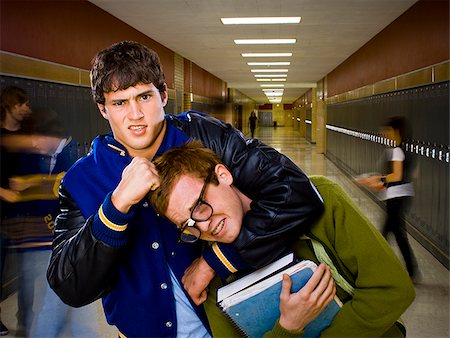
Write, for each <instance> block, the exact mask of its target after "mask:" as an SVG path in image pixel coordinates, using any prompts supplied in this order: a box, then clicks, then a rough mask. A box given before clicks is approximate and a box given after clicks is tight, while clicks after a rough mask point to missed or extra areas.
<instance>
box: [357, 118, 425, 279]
mask: <svg viewBox="0 0 450 338" xmlns="http://www.w3.org/2000/svg"><path fill="white" fill-rule="evenodd" d="M382 132H383V134H384V137H385V138H386V139H388V140H389V141H390V143H391V144H392V146H390V147H388V148H387V149H386V150H385V163H386V164H387V171H386V173H385V174H382V175H372V176H370V177H367V178H364V179H360V180H359V181H358V182H359V183H360V184H361V185H364V186H366V187H368V188H370V189H372V190H375V191H378V196H379V199H380V200H384V201H386V212H387V217H386V221H385V223H384V226H383V229H382V231H381V233H382V234H383V236H384V237H385V238H386V239H388V235H389V234H390V233H393V234H394V236H395V239H396V241H397V244H398V246H399V249H400V251H401V253H402V256H403V259H404V261H405V265H406V269H407V270H408V273H409V276H410V277H411V278H412V279H413V280H417V278H418V267H417V261H416V258H415V255H414V252H413V251H412V249H411V246H410V244H409V240H408V236H407V231H406V226H405V214H406V213H407V211H408V210H409V208H410V207H411V204H412V199H413V197H414V185H413V179H414V171H415V165H414V160H413V158H412V155H411V153H409V152H405V151H404V143H405V141H406V140H408V139H410V134H411V128H410V126H409V123H408V121H407V119H406V118H405V117H403V116H394V117H391V118H389V119H388V120H387V121H386V122H385V123H384V125H383V126H382Z"/></svg>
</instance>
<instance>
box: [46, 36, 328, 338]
mask: <svg viewBox="0 0 450 338" xmlns="http://www.w3.org/2000/svg"><path fill="white" fill-rule="evenodd" d="M91 82H92V90H93V95H94V99H95V101H96V102H97V104H98V107H99V110H100V112H101V114H102V115H103V117H104V118H105V119H107V120H108V121H109V123H110V126H111V129H112V133H110V134H108V135H104V136H99V137H97V138H96V139H94V141H93V144H92V150H91V152H90V154H89V155H88V156H86V157H85V158H83V159H81V160H80V161H78V162H77V163H76V164H75V165H74V166H73V167H72V168H71V169H70V170H69V171H68V172H67V173H66V175H65V177H64V179H63V182H62V184H61V187H60V190H59V194H60V203H61V213H60V214H59V216H58V218H57V220H56V224H55V236H56V237H55V240H54V246H53V255H52V259H51V262H50V266H49V269H48V280H49V283H50V285H51V287H52V288H53V289H54V291H55V292H56V293H57V294H58V295H59V296H60V297H61V299H62V300H63V301H64V302H66V303H67V304H70V305H72V306H83V305H85V304H88V303H91V302H92V301H94V300H96V299H98V298H102V300H103V307H104V310H105V314H106V318H107V321H108V323H110V324H112V325H115V326H117V328H118V330H119V332H120V334H121V335H122V336H127V337H131V336H135V337H137V336H138V337H148V336H152V337H153V336H159V337H163V336H164V337H169V336H170V337H174V336H182V335H189V334H192V333H193V332H195V335H196V336H205V337H208V336H209V335H210V333H209V332H210V330H209V325H208V323H207V319H206V316H205V314H204V310H203V307H201V306H199V305H200V304H201V302H203V301H204V300H205V299H206V287H207V285H208V284H209V281H210V280H211V279H212V278H213V277H214V275H215V274H218V275H219V276H220V277H222V278H226V277H227V276H228V275H229V274H231V273H233V272H235V271H236V270H240V269H243V268H246V267H248V266H251V267H253V268H256V267H260V266H262V265H264V264H265V263H267V262H269V261H270V260H272V259H273V258H274V257H276V256H277V255H279V254H281V253H282V251H283V248H284V247H285V246H286V241H285V240H286V238H292V239H295V238H298V236H299V234H301V233H302V232H303V231H304V229H306V228H307V227H308V226H309V225H310V224H311V222H312V221H313V220H314V219H316V217H317V216H318V215H320V213H321V212H322V210H323V205H322V202H321V199H320V196H319V195H318V194H317V192H316V190H315V189H314V187H313V186H312V185H311V183H310V181H309V179H308V178H307V177H306V175H305V174H304V173H303V172H302V171H301V170H300V169H299V168H298V167H297V166H295V165H294V164H293V163H292V162H291V161H290V160H289V159H288V158H287V157H285V156H283V155H281V154H280V153H278V152H277V151H275V150H274V149H273V148H270V147H268V146H266V145H264V144H262V143H261V142H259V141H257V140H252V141H247V140H245V139H244V137H243V136H242V134H241V133H240V132H239V131H238V130H236V129H234V128H233V127H231V126H230V125H229V124H226V123H223V122H221V121H219V120H217V119H215V118H212V117H208V116H204V115H201V114H197V113H193V112H188V113H185V114H183V115H181V116H172V115H165V113H164V106H165V104H166V103H167V100H168V93H167V87H166V84H165V82H164V75H163V72H162V67H161V65H160V61H159V58H158V56H157V54H156V53H154V52H153V51H151V50H149V49H148V48H147V47H145V46H142V45H140V44H138V43H135V42H129V41H126V42H120V43H117V44H114V45H113V46H111V47H109V48H107V49H105V50H103V51H101V52H100V53H99V54H98V55H97V56H96V58H95V59H94V64H93V67H92V70H91ZM192 138H197V139H200V140H201V141H202V142H203V143H204V144H205V146H207V147H209V148H211V149H212V150H214V151H215V152H216V153H217V154H219V155H220V157H221V158H222V160H223V162H224V163H226V165H227V166H228V167H229V168H230V170H231V171H232V172H233V175H234V176H235V178H236V185H237V186H238V187H239V188H240V189H241V190H242V191H245V192H246V193H247V194H249V195H250V196H251V197H252V198H253V200H254V204H253V206H252V212H251V213H248V214H247V215H246V218H245V220H244V224H245V225H244V227H243V230H242V231H241V233H240V236H239V238H238V239H237V241H236V242H235V244H233V245H222V244H215V245H213V246H212V247H211V248H208V249H207V250H205V251H202V247H201V246H200V244H199V245H186V244H184V243H177V240H176V239H177V237H178V232H177V229H176V227H174V226H168V221H166V220H165V219H164V218H163V217H159V215H157V214H156V213H155V211H154V210H153V208H152V206H151V205H149V203H148V202H147V201H146V198H145V197H146V195H147V193H148V192H149V191H150V190H153V189H155V188H156V187H157V185H158V180H159V178H158V176H157V173H156V170H155V168H154V166H153V164H152V163H151V160H152V159H154V158H156V157H158V156H159V155H160V154H162V153H164V152H165V151H167V150H168V149H170V148H172V147H174V146H179V145H181V144H184V143H185V142H186V141H188V140H189V139H192ZM293 187H295V188H293ZM292 209H295V215H294V214H293V213H290V212H289V210H292ZM299 210H300V214H301V217H298V215H299ZM280 224H282V225H283V226H280ZM287 234H292V236H287ZM244 247H245V248H246V249H245V250H244V249H243V248H244ZM253 248H264V250H266V252H267V255H260V251H259V250H258V252H259V254H258V256H257V257H255V256H252V251H253V250H252V249H253ZM193 262H194V263H193ZM192 263H193V265H191V264H192ZM188 267H190V272H191V273H190V274H187V275H184V276H183V274H184V272H185V270H186V269H187V268H188ZM181 284H183V286H184V288H185V289H186V290H187V291H185V290H183V287H182V286H181ZM188 295H189V296H191V298H192V299H190V298H189V297H188Z"/></svg>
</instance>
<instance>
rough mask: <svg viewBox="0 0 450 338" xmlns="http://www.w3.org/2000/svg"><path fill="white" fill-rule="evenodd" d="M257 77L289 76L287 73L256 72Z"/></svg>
mask: <svg viewBox="0 0 450 338" xmlns="http://www.w3.org/2000/svg"><path fill="white" fill-rule="evenodd" d="M255 77H287V74H255Z"/></svg>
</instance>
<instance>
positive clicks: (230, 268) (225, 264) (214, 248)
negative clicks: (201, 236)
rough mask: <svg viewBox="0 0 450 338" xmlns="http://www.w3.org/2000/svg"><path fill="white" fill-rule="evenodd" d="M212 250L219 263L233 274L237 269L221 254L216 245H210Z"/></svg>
mask: <svg viewBox="0 0 450 338" xmlns="http://www.w3.org/2000/svg"><path fill="white" fill-rule="evenodd" d="M212 249H213V251H214V253H215V254H216V256H217V257H218V258H219V259H220V261H221V262H222V264H223V265H224V266H225V267H226V268H227V269H228V270H229V271H230V272H231V273H234V272H236V271H237V269H236V268H235V267H234V266H233V264H231V263H230V261H229V260H228V259H227V258H226V257H225V255H224V254H223V253H222V251H221V250H220V248H219V246H218V245H217V243H213V245H212Z"/></svg>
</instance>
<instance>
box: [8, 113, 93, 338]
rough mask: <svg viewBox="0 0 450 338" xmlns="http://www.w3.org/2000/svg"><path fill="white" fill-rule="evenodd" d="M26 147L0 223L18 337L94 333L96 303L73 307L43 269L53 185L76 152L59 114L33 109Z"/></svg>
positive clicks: (48, 251)
mask: <svg viewBox="0 0 450 338" xmlns="http://www.w3.org/2000/svg"><path fill="white" fill-rule="evenodd" d="M26 137H27V139H28V140H27V141H26V142H24V143H26V144H29V149H28V151H27V152H26V153H22V154H21V156H20V157H18V159H17V170H16V176H13V177H10V178H9V186H10V189H11V190H12V191H14V192H15V193H16V194H17V202H15V203H11V206H10V209H9V210H8V213H9V215H10V217H9V219H8V220H7V222H5V224H4V229H3V230H4V231H5V232H6V233H7V236H8V239H9V240H8V242H9V243H8V247H9V248H10V249H13V250H16V251H17V260H18V266H19V278H18V284H19V287H18V313H17V321H18V327H17V332H16V335H17V336H25V337H61V336H63V335H64V334H65V333H66V332H65V330H70V331H71V335H72V336H73V337H96V336H97V333H96V328H95V327H93V325H95V323H96V321H92V318H96V314H95V308H94V307H93V306H90V307H89V309H85V308H83V309H72V308H71V307H69V306H68V305H66V304H64V303H63V302H62V301H61V300H60V299H59V297H57V296H56V294H55V293H54V292H53V291H52V290H51V289H50V287H49V285H48V283H47V280H46V274H45V272H46V270H47V266H48V262H49V259H50V255H51V249H52V241H53V228H54V221H55V216H56V212H57V210H58V207H59V203H58V198H57V190H58V187H59V184H60V182H61V179H62V177H63V176H64V174H65V172H66V170H68V168H69V167H70V166H71V165H72V164H73V163H75V162H76V160H77V159H78V157H79V154H78V148H77V145H76V142H75V141H74V140H73V139H72V138H71V137H68V136H66V131H65V129H64V127H63V125H62V123H61V121H60V119H59V117H58V114H57V113H56V112H54V111H52V110H50V109H47V108H39V109H34V110H33V123H32V128H31V132H30V134H29V135H28V136H26Z"/></svg>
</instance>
